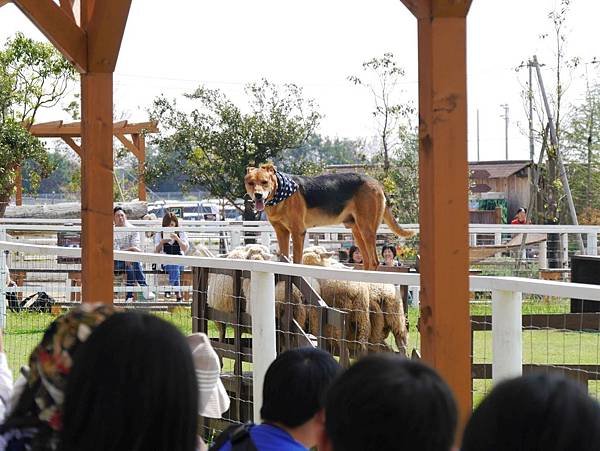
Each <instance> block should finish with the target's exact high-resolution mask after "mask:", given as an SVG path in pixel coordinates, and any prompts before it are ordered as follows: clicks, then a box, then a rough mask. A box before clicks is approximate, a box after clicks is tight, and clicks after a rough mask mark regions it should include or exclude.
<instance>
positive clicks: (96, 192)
mask: <svg viewBox="0 0 600 451" xmlns="http://www.w3.org/2000/svg"><path fill="white" fill-rule="evenodd" d="M112 83H113V76H112V73H88V74H82V75H81V116H82V121H81V144H82V145H81V147H82V149H84V152H83V155H82V158H81V248H82V251H81V257H82V258H81V268H82V269H81V279H82V288H81V290H82V291H81V292H82V294H81V298H82V300H83V302H103V303H108V304H112V302H113V212H112V209H113V190H112V178H113V146H112V134H113V132H112V124H113V115H112V113H113V111H112V109H113V102H112V100H113V99H112V94H113V91H112V88H113V85H112Z"/></svg>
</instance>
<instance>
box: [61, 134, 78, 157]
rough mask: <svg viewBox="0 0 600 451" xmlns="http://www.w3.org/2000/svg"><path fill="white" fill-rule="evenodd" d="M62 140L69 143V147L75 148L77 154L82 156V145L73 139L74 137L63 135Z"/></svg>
mask: <svg viewBox="0 0 600 451" xmlns="http://www.w3.org/2000/svg"><path fill="white" fill-rule="evenodd" d="M62 140H63V141H64V142H65V143H67V144H68V145H69V147H70V148H71V149H73V150H74V151H75V153H76V154H77V155H79V158H81V155H82V151H81V146H79V145H78V144H77V143H76V142H75V141H73V138H71V137H69V136H63V137H62Z"/></svg>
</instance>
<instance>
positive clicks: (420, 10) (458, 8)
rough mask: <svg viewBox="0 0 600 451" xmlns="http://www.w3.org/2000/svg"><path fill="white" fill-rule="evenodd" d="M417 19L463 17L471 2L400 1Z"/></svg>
mask: <svg viewBox="0 0 600 451" xmlns="http://www.w3.org/2000/svg"><path fill="white" fill-rule="evenodd" d="M400 1H401V2H402V3H403V4H404V6H406V7H407V8H408V10H409V11H410V12H411V13H413V15H414V16H415V17H416V18H417V19H424V18H425V17H465V16H466V15H467V13H468V12H469V9H470V8H471V3H472V1H473V0H400Z"/></svg>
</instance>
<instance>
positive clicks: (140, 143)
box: [131, 133, 146, 201]
mask: <svg viewBox="0 0 600 451" xmlns="http://www.w3.org/2000/svg"><path fill="white" fill-rule="evenodd" d="M131 137H132V138H133V144H134V145H135V147H136V149H137V150H138V154H139V155H138V199H139V200H141V201H146V182H145V179H144V174H145V172H146V167H145V164H146V138H145V137H144V135H141V134H139V133H136V134H135V135H132V136H131Z"/></svg>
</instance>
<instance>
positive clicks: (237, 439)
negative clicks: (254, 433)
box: [209, 423, 258, 451]
mask: <svg viewBox="0 0 600 451" xmlns="http://www.w3.org/2000/svg"><path fill="white" fill-rule="evenodd" d="M253 427H254V423H244V424H234V425H232V426H229V427H228V428H227V429H225V430H224V431H223V432H222V433H221V435H219V436H218V437H217V439H216V440H215V441H214V443H213V444H212V446H211V447H210V449H209V451H219V450H220V449H221V448H222V447H223V445H225V443H227V442H228V441H231V451H258V448H256V446H255V445H254V442H253V441H252V437H250V429H252V428H253Z"/></svg>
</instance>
